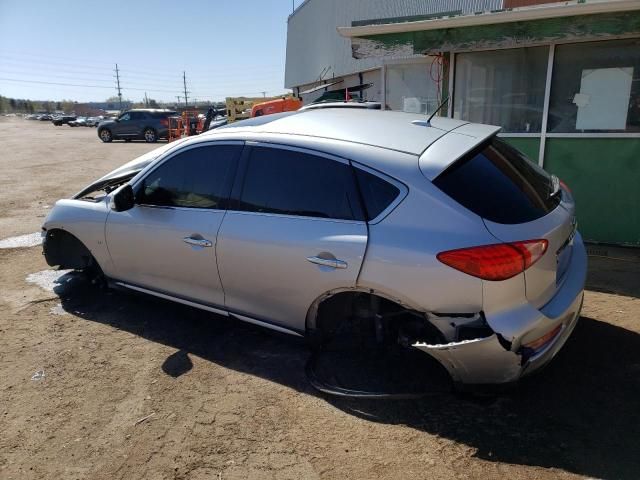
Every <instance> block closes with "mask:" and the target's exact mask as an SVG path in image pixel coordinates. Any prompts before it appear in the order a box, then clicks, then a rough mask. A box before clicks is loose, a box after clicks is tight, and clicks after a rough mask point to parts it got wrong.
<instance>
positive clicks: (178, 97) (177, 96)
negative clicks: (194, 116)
mask: <svg viewBox="0 0 640 480" xmlns="http://www.w3.org/2000/svg"><path fill="white" fill-rule="evenodd" d="M176 98H177V99H178V104H179V103H180V99H181V98H182V97H181V96H180V95H176ZM177 106H178V105H176V107H177Z"/></svg>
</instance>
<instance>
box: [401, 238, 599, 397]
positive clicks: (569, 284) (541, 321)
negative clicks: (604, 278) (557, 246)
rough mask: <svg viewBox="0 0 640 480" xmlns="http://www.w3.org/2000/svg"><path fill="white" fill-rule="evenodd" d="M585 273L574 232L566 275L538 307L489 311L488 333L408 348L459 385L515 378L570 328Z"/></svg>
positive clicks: (543, 358)
mask: <svg viewBox="0 0 640 480" xmlns="http://www.w3.org/2000/svg"><path fill="white" fill-rule="evenodd" d="M586 275H587V256H586V251H585V249H584V246H583V244H582V240H581V238H580V236H579V234H578V235H577V238H576V244H575V245H574V252H573V256H572V260H571V266H570V268H569V269H568V271H567V274H566V279H565V280H564V282H563V283H562V285H561V287H560V288H559V290H558V291H557V292H556V294H555V295H554V297H553V298H552V299H551V300H550V301H549V302H548V303H547V304H546V305H544V306H543V307H541V308H540V309H537V308H535V307H534V306H532V305H531V304H529V303H528V302H525V303H523V304H520V305H517V306H514V308H512V309H508V310H505V311H500V312H498V313H497V314H495V315H487V317H486V321H487V324H488V325H489V326H490V327H491V329H492V330H493V332H495V333H493V334H492V335H490V336H486V337H483V338H476V339H473V340H464V341H459V342H452V343H446V344H442V345H429V344H426V343H415V344H413V345H412V346H413V347H415V348H418V349H420V350H422V351H424V352H425V353H428V354H429V355H431V356H432V357H434V358H435V359H436V360H438V361H439V362H440V363H441V364H442V365H443V366H444V367H445V368H446V369H447V371H448V372H449V374H450V375H451V377H452V379H453V381H454V382H455V383H456V384H458V385H466V386H472V385H478V386H479V385H488V384H505V383H512V382H516V381H517V380H519V379H520V378H522V377H523V376H525V375H529V374H531V373H533V372H534V371H536V370H538V369H540V368H542V367H543V366H545V365H546V364H547V363H549V362H550V361H551V359H553V357H554V356H555V355H556V354H557V353H558V351H560V349H561V348H562V346H563V345H564V344H565V342H566V341H567V339H568V338H569V336H570V335H571V332H573V329H574V328H575V326H576V324H577V323H578V318H579V317H580V311H581V309H582V302H583V299H584V284H585V281H586ZM556 332H557V333H556ZM550 333H553V336H552V337H550V340H549V341H547V342H545V343H544V344H542V345H541V346H539V347H537V349H536V350H532V349H530V348H527V345H530V344H531V343H530V342H531V341H532V340H535V339H540V338H542V337H543V336H544V335H545V334H550Z"/></svg>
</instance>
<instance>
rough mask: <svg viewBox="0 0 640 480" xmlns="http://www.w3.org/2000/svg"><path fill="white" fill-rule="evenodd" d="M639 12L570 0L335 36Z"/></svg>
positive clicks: (343, 30) (638, 1)
mask: <svg viewBox="0 0 640 480" xmlns="http://www.w3.org/2000/svg"><path fill="white" fill-rule="evenodd" d="M633 10H640V0H591V1H589V2H585V1H579V0H573V1H570V2H562V3H560V2H559V3H553V4H544V5H537V6H535V7H520V8H514V9H511V10H500V11H497V12H496V11H493V12H481V13H475V14H471V15H460V16H455V17H445V18H437V19H432V20H420V21H416V22H403V23H386V24H377V25H364V26H359V27H337V30H338V33H339V34H340V35H342V36H343V37H346V38H353V37H363V36H369V35H383V34H388V33H406V32H416V31H421V30H438V29H443V28H461V27H470V26H476V25H490V24H498V23H510V22H521V21H529V20H540V19H548V18H560V17H571V16H577V15H592V14H598V13H616V12H628V11H633Z"/></svg>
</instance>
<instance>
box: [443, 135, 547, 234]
mask: <svg viewBox="0 0 640 480" xmlns="http://www.w3.org/2000/svg"><path fill="white" fill-rule="evenodd" d="M433 183H434V185H436V186H437V187H438V188H439V189H440V190H442V191H443V192H444V193H446V194H447V195H449V196H450V197H451V198H453V199H454V200H455V201H457V202H458V203H459V204H461V205H462V206H464V207H466V208H467V209H469V210H471V211H472V212H474V213H476V214H477V215H479V216H481V217H482V218H485V219H487V220H490V221H492V222H496V223H502V224H517V223H525V222H530V221H533V220H536V219H538V218H540V217H543V216H544V215H546V214H547V213H549V212H551V211H552V210H553V209H555V208H556V207H557V206H558V204H559V203H560V194H558V195H554V196H552V195H551V192H552V191H553V185H552V181H551V176H550V175H549V174H548V173H547V172H545V171H544V170H543V169H542V168H540V167H539V166H538V165H536V164H535V163H533V162H532V161H530V160H529V159H527V158H526V157H525V156H524V154H522V153H521V152H519V151H518V150H516V149H515V148H513V147H511V146H510V145H508V144H507V143H506V142H504V141H503V140H500V139H499V138H497V137H493V138H492V139H491V140H489V141H488V142H486V143H484V144H483V145H481V146H480V147H478V148H476V149H474V150H472V151H471V152H470V153H468V154H467V155H465V156H464V157H462V158H461V159H460V160H458V161H456V162H455V163H454V164H453V165H452V166H451V167H449V168H448V169H447V170H445V171H444V172H443V173H442V174H440V175H439V176H438V177H437V178H436V179H435V180H434V181H433Z"/></svg>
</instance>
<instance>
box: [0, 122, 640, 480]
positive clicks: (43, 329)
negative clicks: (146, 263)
mask: <svg viewBox="0 0 640 480" xmlns="http://www.w3.org/2000/svg"><path fill="white" fill-rule="evenodd" d="M0 147H1V148H0V246H2V242H1V240H3V239H7V238H9V237H13V236H16V235H23V234H30V233H34V232H38V231H39V229H40V224H41V222H42V220H43V218H44V216H45V215H46V213H47V211H48V209H49V208H50V207H51V206H52V205H53V203H54V202H55V201H56V200H57V199H58V198H61V197H65V196H70V195H71V194H73V193H74V192H76V191H78V190H80V188H81V187H83V186H84V185H85V184H87V183H88V182H89V181H90V180H93V179H94V178H97V177H99V176H101V175H102V174H103V173H105V172H107V171H109V170H111V169H113V168H115V167H116V166H118V165H120V164H122V163H124V162H125V161H128V160H130V159H131V158H133V157H135V156H137V155H140V154H142V153H144V152H146V151H148V150H150V149H152V148H154V146H152V145H147V144H145V143H136V142H132V143H123V142H114V143H112V144H103V143H101V142H100V141H99V140H98V138H97V135H96V131H95V129H90V128H69V127H67V126H62V127H55V126H53V125H52V124H51V123H49V122H34V121H24V120H22V119H7V118H4V117H3V118H0ZM33 239H34V237H33V236H32V237H26V238H25V240H24V243H25V244H26V245H29V242H30V241H31V242H32V243H33ZM32 243H31V244H32ZM9 246H10V245H9ZM14 246H15V244H14ZM0 264H1V265H2V270H1V275H0V292H1V294H0V432H2V433H1V434H0V478H2V479H7V480H8V479H20V480H24V479H32V478H34V479H35V478H46V479H53V478H64V479H92V480H95V479H137V478H153V479H220V478H222V479H232V478H237V479H261V480H262V479H271V478H273V479H311V478H326V479H345V478H354V479H356V478H362V479H371V478H376V479H387V478H388V479H405V478H406V479H409V478H429V479H439V478H470V479H475V478H478V479H483V480H486V479H491V478H514V479H524V478H535V479H552V478H553V479H555V478H566V479H570V478H571V479H573V478H602V479H632V478H639V477H640V442H639V439H640V408H639V407H640V335H639V333H640V300H639V298H640V265H639V264H638V263H634V262H631V261H625V260H611V259H603V258H592V259H591V266H590V278H589V291H588V292H587V295H586V299H585V306H584V310H583V317H582V319H581V321H580V323H579V324H578V327H577V328H576V330H575V333H574V335H573V336H572V338H571V339H570V340H569V342H568V343H567V345H566V347H565V348H564V349H563V350H562V351H561V352H560V354H559V355H558V356H557V358H556V359H555V361H554V362H553V363H552V364H551V365H550V366H549V367H548V368H547V369H545V370H544V371H543V372H542V373H541V374H539V375H537V376H535V377H533V378H531V379H528V380H527V381H525V382H523V383H522V384H521V385H520V386H519V387H518V388H517V389H515V390H514V391H511V392H509V393H506V394H503V395H500V396H495V397H465V396H460V395H453V394H447V395H440V396H436V397H431V398H426V399H422V400H412V401H408V400H405V401H355V400H345V399H336V398H331V397H326V396H323V395H320V394H318V393H317V392H316V391H314V390H313V389H312V388H311V387H310V386H309V385H308V384H307V381H306V379H305V375H304V365H305V362H306V359H307V357H308V351H307V350H306V349H305V347H304V345H303V344H302V343H301V342H299V341H296V340H294V339H291V338H289V337H285V336H281V335H278V334H274V333H271V332H267V331H264V330H261V329H259V328H257V327H252V326H249V325H244V324H238V323H235V322H233V321H231V320H228V319H224V318H219V317H217V316H215V315H212V314H209V313H206V312H201V311H198V310H195V309H191V308H188V307H184V306H180V305H174V304H171V303H168V302H164V301H161V300H157V299H153V298H148V297H144V296H137V295H132V294H126V293H120V292H112V291H101V290H97V289H95V288H92V287H91V286H90V285H87V284H86V282H85V281H84V280H83V279H82V278H80V277H79V276H77V275H74V274H64V275H62V274H60V272H51V271H48V266H47V265H46V263H45V261H44V259H43V257H42V256H41V248H40V247H39V246H31V247H29V246H25V247H20V248H0ZM407 368H411V366H408V367H407Z"/></svg>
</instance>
